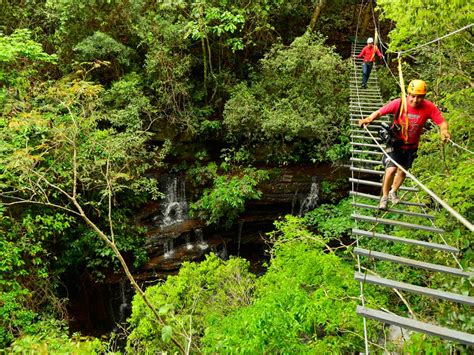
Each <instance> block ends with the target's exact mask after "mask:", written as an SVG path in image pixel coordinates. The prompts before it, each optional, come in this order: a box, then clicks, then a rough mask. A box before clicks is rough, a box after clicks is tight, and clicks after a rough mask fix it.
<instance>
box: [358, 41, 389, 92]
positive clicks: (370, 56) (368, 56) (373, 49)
mask: <svg viewBox="0 0 474 355" xmlns="http://www.w3.org/2000/svg"><path fill="white" fill-rule="evenodd" d="M375 55H378V56H379V58H383V55H382V53H380V51H379V50H378V48H377V46H374V39H373V38H372V37H369V38H367V45H366V46H365V47H364V49H362V51H361V52H360V53H359V55H358V56H357V58H363V61H364V63H363V64H362V88H363V89H366V88H367V81H369V77H370V72H371V71H372V66H373V65H374V61H375Z"/></svg>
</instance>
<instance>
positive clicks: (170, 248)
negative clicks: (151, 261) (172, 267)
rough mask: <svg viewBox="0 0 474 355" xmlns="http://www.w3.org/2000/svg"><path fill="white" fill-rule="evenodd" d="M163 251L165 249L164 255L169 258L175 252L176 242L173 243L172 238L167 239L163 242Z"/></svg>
mask: <svg viewBox="0 0 474 355" xmlns="http://www.w3.org/2000/svg"><path fill="white" fill-rule="evenodd" d="M163 251H164V254H163V256H164V257H165V258H169V257H170V256H171V255H172V254H173V252H174V243H173V239H172V238H170V239H167V240H166V241H165V243H164V244H163Z"/></svg>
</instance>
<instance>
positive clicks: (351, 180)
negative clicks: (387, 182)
mask: <svg viewBox="0 0 474 355" xmlns="http://www.w3.org/2000/svg"><path fill="white" fill-rule="evenodd" d="M349 182H354V183H357V184H361V185H368V186H378V187H382V183H381V182H375V181H370V180H361V179H354V178H349ZM399 190H402V191H411V192H416V191H419V190H418V189H417V188H416V187H408V186H400V188H399Z"/></svg>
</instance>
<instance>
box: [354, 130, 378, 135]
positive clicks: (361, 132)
mask: <svg viewBox="0 0 474 355" xmlns="http://www.w3.org/2000/svg"><path fill="white" fill-rule="evenodd" d="M349 132H350V133H360V134H364V133H365V134H367V132H366V131H364V130H362V129H350V130H349ZM369 132H370V133H372V134H377V133H378V131H371V130H369Z"/></svg>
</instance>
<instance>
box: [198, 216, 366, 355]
mask: <svg viewBox="0 0 474 355" xmlns="http://www.w3.org/2000/svg"><path fill="white" fill-rule="evenodd" d="M276 227H277V231H276V232H274V233H272V234H271V235H270V237H271V240H272V241H273V242H274V243H275V244H274V247H273V249H272V252H271V255H272V259H271V264H270V266H269V268H268V270H267V272H266V273H265V275H263V276H262V277H261V278H260V279H258V281H257V285H256V291H255V297H254V301H253V302H252V304H251V305H250V306H248V307H244V308H239V309H236V310H235V311H233V312H232V313H231V314H229V315H228V316H227V317H225V318H224V319H216V320H215V321H213V322H212V323H211V324H210V326H209V328H208V330H207V331H206V334H205V336H204V338H203V340H202V342H203V344H204V346H205V348H204V349H205V352H219V353H274V352H279V353H323V352H324V353H325V352H330V353H346V352H352V351H355V350H356V349H363V337H362V321H361V319H360V318H359V317H358V316H357V315H356V313H355V307H356V304H357V297H358V292H359V291H358V286H357V283H356V281H354V279H353V271H352V266H351V265H350V264H346V263H344V262H343V261H341V259H339V258H338V257H337V256H336V255H334V254H333V253H329V254H328V253H325V252H324V251H323V247H324V245H325V243H324V241H323V240H322V239H321V238H320V237H318V236H316V235H313V234H311V233H310V232H308V231H307V230H306V229H305V227H304V224H303V221H302V220H301V219H299V218H297V217H292V216H287V217H286V220H284V221H281V222H276ZM368 302H369V303H370V302H373V299H372V298H371V297H370V296H369V299H368ZM369 329H370V328H369ZM372 330H373V331H375V328H372Z"/></svg>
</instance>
